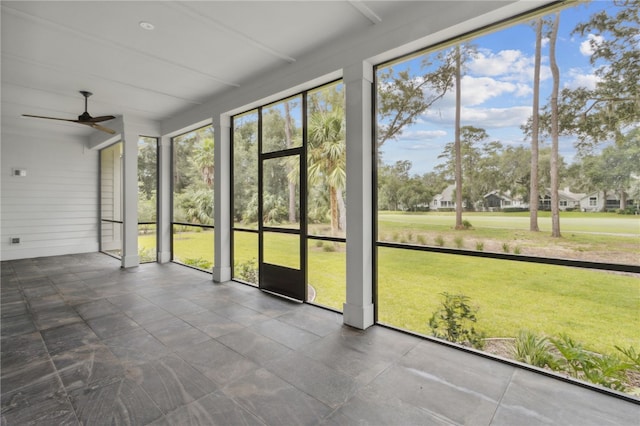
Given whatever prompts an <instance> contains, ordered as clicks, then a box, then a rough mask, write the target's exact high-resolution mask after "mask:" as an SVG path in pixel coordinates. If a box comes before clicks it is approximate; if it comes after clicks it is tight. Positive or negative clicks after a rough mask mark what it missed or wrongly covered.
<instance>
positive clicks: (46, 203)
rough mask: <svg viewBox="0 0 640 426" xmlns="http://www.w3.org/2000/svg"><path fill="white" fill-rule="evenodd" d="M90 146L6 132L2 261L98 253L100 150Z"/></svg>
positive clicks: (0, 215) (1, 206) (0, 241)
mask: <svg viewBox="0 0 640 426" xmlns="http://www.w3.org/2000/svg"><path fill="white" fill-rule="evenodd" d="M85 142H86V141H85V140H84V139H80V138H78V139H75V140H67V139H51V138H50V137H46V136H45V137H38V136H29V135H18V134H11V133H5V132H4V131H3V132H2V142H1V149H0V154H1V166H2V168H1V169H0V173H1V177H0V189H1V197H0V203H1V204H0V228H1V229H0V259H2V260H11V259H24V258H33V257H41V256H55V255H61V254H70V253H86V252H94V251H98V248H99V246H98V151H97V150H89V149H87V148H86V147H85ZM14 168H20V169H25V170H26V172H27V175H26V176H24V177H16V176H12V169H14ZM11 237H19V238H20V240H21V242H20V244H19V245H15V244H10V238H11Z"/></svg>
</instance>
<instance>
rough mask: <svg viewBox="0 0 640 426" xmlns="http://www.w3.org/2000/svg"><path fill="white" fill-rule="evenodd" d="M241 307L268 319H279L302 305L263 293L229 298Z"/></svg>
mask: <svg viewBox="0 0 640 426" xmlns="http://www.w3.org/2000/svg"><path fill="white" fill-rule="evenodd" d="M229 298H230V299H231V300H233V301H234V302H236V303H237V304H239V305H242V306H246V307H247V308H250V309H253V310H254V311H257V312H260V313H261V314H263V315H266V316H268V317H277V316H280V315H283V314H286V313H289V312H291V311H292V310H295V309H297V308H299V307H300V306H301V304H300V303H298V302H294V301H292V300H288V299H284V298H281V297H277V296H274V295H270V294H267V293H263V292H251V293H248V294H245V293H240V294H238V295H236V296H229Z"/></svg>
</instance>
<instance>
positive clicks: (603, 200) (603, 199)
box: [580, 190, 629, 212]
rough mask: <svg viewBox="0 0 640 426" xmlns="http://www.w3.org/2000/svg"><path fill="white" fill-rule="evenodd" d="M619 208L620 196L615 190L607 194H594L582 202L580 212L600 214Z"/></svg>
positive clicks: (584, 198)
mask: <svg viewBox="0 0 640 426" xmlns="http://www.w3.org/2000/svg"><path fill="white" fill-rule="evenodd" d="M627 201H629V200H627ZM619 208H620V194H618V193H617V192H616V191H614V190H610V191H606V193H605V191H596V192H592V193H590V194H587V195H585V196H584V197H583V198H582V199H581V200H580V210H582V211H584V212H600V211H605V210H614V209H619Z"/></svg>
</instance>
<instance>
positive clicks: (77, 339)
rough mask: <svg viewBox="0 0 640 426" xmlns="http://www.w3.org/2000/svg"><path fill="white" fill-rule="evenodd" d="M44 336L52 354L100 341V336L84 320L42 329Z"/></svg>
mask: <svg viewBox="0 0 640 426" xmlns="http://www.w3.org/2000/svg"><path fill="white" fill-rule="evenodd" d="M42 338H43V340H44V342H45V344H46V345H47V350H48V351H49V354H51V355H57V354H59V353H62V352H66V351H70V350H72V349H75V348H79V347H80V346H86V345H90V344H93V343H98V341H99V339H98V336H96V334H95V333H94V332H93V330H92V329H91V328H90V327H89V326H88V325H87V324H85V323H84V322H78V323H74V324H67V325H63V326H61V327H57V328H51V329H48V330H44V331H42Z"/></svg>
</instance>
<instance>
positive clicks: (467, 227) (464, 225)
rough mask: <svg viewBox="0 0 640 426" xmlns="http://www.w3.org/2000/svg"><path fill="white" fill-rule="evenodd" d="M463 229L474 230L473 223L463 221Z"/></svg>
mask: <svg viewBox="0 0 640 426" xmlns="http://www.w3.org/2000/svg"><path fill="white" fill-rule="evenodd" d="M462 227H463V228H464V229H473V226H472V225H471V222H469V221H468V220H467V219H465V220H463V221H462Z"/></svg>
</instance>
